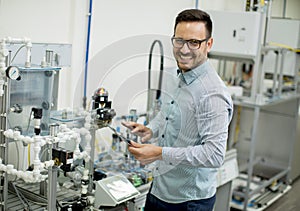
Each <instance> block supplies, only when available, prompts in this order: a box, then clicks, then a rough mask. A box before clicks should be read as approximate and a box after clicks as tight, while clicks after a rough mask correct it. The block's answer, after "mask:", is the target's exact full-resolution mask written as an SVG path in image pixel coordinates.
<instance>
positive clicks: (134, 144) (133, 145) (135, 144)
mask: <svg viewBox="0 0 300 211" xmlns="http://www.w3.org/2000/svg"><path fill="white" fill-rule="evenodd" d="M141 146H142V144H139V143H137V142H135V141H130V146H129V147H134V148H140V147H141Z"/></svg>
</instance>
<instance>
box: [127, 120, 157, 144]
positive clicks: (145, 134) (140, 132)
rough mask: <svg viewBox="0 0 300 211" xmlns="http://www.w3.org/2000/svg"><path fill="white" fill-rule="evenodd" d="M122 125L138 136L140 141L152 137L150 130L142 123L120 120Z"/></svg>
mask: <svg viewBox="0 0 300 211" xmlns="http://www.w3.org/2000/svg"><path fill="white" fill-rule="evenodd" d="M122 125H124V126H125V127H127V128H128V129H129V130H131V133H133V134H134V135H137V136H140V137H141V138H142V139H141V141H142V142H146V141H149V140H150V139H151V138H152V135H153V133H152V130H151V129H150V128H148V127H146V126H144V125H142V124H138V123H136V122H122Z"/></svg>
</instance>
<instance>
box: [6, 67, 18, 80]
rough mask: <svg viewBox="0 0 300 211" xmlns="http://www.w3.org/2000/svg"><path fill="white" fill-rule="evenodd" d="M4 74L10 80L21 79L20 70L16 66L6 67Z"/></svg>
mask: <svg viewBox="0 0 300 211" xmlns="http://www.w3.org/2000/svg"><path fill="white" fill-rule="evenodd" d="M6 76H7V77H9V78H10V79H12V80H20V79H21V76H20V70H19V68H18V67H16V66H9V67H8V68H7V69H6Z"/></svg>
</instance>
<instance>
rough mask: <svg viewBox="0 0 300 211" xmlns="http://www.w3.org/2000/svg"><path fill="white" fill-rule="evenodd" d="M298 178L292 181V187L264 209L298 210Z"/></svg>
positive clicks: (299, 182)
mask: <svg viewBox="0 0 300 211" xmlns="http://www.w3.org/2000/svg"><path fill="white" fill-rule="evenodd" d="M299 196H300V178H297V179H296V180H295V181H294V182H293V183H292V189H291V190H290V191H288V192H287V193H286V194H285V195H283V196H282V197H281V198H280V199H278V200H277V201H275V202H274V203H273V204H272V205H271V206H270V207H268V208H267V209H265V211H299V210H300V197H299Z"/></svg>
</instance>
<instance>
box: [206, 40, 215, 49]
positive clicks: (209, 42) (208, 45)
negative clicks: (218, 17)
mask: <svg viewBox="0 0 300 211" xmlns="http://www.w3.org/2000/svg"><path fill="white" fill-rule="evenodd" d="M213 42H214V39H213V38H212V37H211V38H209V40H207V42H206V47H207V52H209V51H210V49H211V47H212V45H213Z"/></svg>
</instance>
